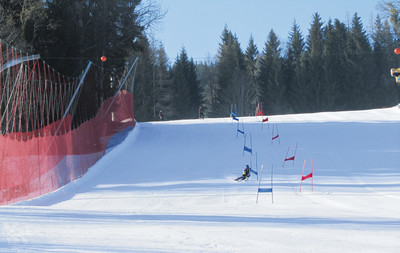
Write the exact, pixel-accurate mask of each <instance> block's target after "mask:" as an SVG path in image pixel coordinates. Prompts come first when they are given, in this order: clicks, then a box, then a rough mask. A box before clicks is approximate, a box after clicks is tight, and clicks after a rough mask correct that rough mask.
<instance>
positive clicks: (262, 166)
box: [256, 165, 264, 204]
mask: <svg viewBox="0 0 400 253" xmlns="http://www.w3.org/2000/svg"><path fill="white" fill-rule="evenodd" d="M263 168H264V165H261V171H260V180H258V187H257V199H256V204H258V195H259V194H260V191H259V190H258V189H260V184H261V178H262V171H263Z"/></svg>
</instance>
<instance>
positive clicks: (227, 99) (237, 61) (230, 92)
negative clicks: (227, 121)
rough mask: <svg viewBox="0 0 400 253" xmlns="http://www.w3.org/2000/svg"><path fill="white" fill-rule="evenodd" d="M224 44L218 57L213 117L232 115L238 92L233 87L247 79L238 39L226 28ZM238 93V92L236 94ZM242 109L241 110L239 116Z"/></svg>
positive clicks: (223, 37)
mask: <svg viewBox="0 0 400 253" xmlns="http://www.w3.org/2000/svg"><path fill="white" fill-rule="evenodd" d="M221 39H222V43H221V44H220V48H219V51H218V55H217V59H218V62H217V83H218V89H217V90H216V103H215V106H214V108H213V111H212V116H217V117H222V116H227V115H229V113H230V107H231V105H232V104H236V103H237V102H238V101H236V100H237V97H238V96H237V95H238V94H237V92H241V91H243V90H240V91H239V90H235V87H233V85H234V84H235V85H240V83H241V82H242V81H243V80H244V79H245V78H243V75H245V70H244V69H245V67H244V56H243V53H242V50H241V48H240V43H239V41H238V38H237V37H236V36H235V35H233V34H232V32H231V31H230V30H228V28H227V27H226V26H225V28H224V31H223V32H222V36H221ZM236 91H237V92H236ZM241 109H242V108H239V109H238V110H239V112H238V113H239V114H242V113H244V112H241Z"/></svg>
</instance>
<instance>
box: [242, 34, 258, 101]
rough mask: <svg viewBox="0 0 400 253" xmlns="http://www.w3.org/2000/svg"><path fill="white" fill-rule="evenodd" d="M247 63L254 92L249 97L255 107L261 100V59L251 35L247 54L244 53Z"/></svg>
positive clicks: (251, 87) (250, 84)
mask: <svg viewBox="0 0 400 253" xmlns="http://www.w3.org/2000/svg"><path fill="white" fill-rule="evenodd" d="M244 60H245V65H246V71H247V75H248V77H249V82H250V83H249V87H250V89H251V90H252V91H251V93H252V94H254V95H253V97H252V98H249V101H250V107H252V108H255V107H256V105H257V102H258V101H259V97H260V94H259V92H258V89H257V82H256V81H257V75H258V70H257V67H258V61H259V52H258V49H257V45H256V44H255V43H254V38H253V36H250V40H249V44H248V46H247V49H246V52H245V55H244Z"/></svg>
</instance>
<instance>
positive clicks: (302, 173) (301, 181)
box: [299, 160, 306, 192]
mask: <svg viewBox="0 0 400 253" xmlns="http://www.w3.org/2000/svg"><path fill="white" fill-rule="evenodd" d="M305 166H306V160H304V164H303V171H302V172H301V180H300V191H299V192H301V184H302V183H303V175H304V167H305Z"/></svg>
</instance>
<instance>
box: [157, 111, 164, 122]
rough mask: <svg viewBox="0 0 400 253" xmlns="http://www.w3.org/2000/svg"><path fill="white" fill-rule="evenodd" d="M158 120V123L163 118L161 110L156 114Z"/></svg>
mask: <svg viewBox="0 0 400 253" xmlns="http://www.w3.org/2000/svg"><path fill="white" fill-rule="evenodd" d="M158 120H160V121H163V120H164V116H163V112H162V110H160V112H159V113H158Z"/></svg>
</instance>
